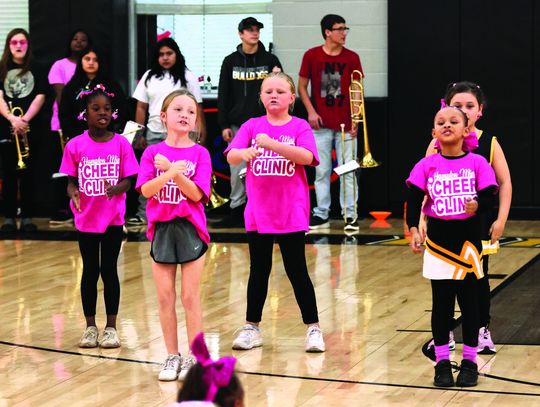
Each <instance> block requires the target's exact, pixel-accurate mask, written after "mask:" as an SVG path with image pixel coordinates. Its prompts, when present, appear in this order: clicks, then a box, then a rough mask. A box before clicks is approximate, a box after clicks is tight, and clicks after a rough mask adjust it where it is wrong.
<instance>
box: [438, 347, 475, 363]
mask: <svg viewBox="0 0 540 407" xmlns="http://www.w3.org/2000/svg"><path fill="white" fill-rule="evenodd" d="M436 348H437V347H435V349H436ZM435 351H436V350H435ZM476 354H477V350H476V346H474V347H473V346H467V345H465V344H464V345H463V359H467V360H470V361H471V362H473V363H476Z"/></svg>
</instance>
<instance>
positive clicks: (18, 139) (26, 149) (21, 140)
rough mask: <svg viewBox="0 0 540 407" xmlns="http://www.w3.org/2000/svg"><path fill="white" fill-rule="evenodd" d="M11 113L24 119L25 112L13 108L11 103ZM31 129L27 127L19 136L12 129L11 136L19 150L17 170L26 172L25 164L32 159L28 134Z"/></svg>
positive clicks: (18, 108) (17, 107) (16, 107)
mask: <svg viewBox="0 0 540 407" xmlns="http://www.w3.org/2000/svg"><path fill="white" fill-rule="evenodd" d="M9 112H10V113H11V114H12V115H14V116H17V117H22V116H23V115H24V110H23V109H22V108H21V107H19V106H15V107H13V106H12V105H11V102H9ZM29 131H30V128H29V127H27V128H26V130H25V131H24V132H23V133H21V134H19V133H17V132H16V131H15V129H11V134H12V135H13V137H14V139H15V147H16V149H17V169H18V170H24V169H25V168H26V163H25V162H24V161H25V160H27V159H28V158H29V157H30V145H29V144H28V132H29Z"/></svg>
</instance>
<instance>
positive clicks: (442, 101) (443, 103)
mask: <svg viewBox="0 0 540 407" xmlns="http://www.w3.org/2000/svg"><path fill="white" fill-rule="evenodd" d="M445 107H446V102H445V101H444V99H441V109H444V108H445Z"/></svg>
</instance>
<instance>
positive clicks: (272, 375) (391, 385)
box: [0, 341, 540, 397]
mask: <svg viewBox="0 0 540 407" xmlns="http://www.w3.org/2000/svg"><path fill="white" fill-rule="evenodd" d="M0 344H2V345H7V346H13V347H20V348H25V349H35V350H41V351H45V352H53V353H62V354H65V355H72V356H87V357H92V358H96V359H105V360H117V361H119V362H130V363H139V364H146V365H161V363H159V362H153V361H147V360H137V359H128V358H119V357H112V356H104V355H95V354H85V353H80V352H74V351H67V350H60V349H52V348H45V347H43V346H34V345H24V344H17V343H13V342H7V341H0ZM237 372H238V373H242V374H246V375H251V376H267V377H280V378H283V379H297V380H311V381H320V382H329V383H349V384H365V385H369V386H386V387H399V388H409V389H426V390H452V391H465V392H472V393H485V394H504V395H509V396H533V397H540V393H527V392H510V391H495V390H480V389H462V388H448V387H446V388H439V387H432V386H419V385H412V384H399V383H381V382H367V381H362V380H350V379H332V378H328V377H312V376H297V375H286V374H280V373H267V372H250V371H246V370H237ZM479 375H480V376H483V377H486V378H490V379H495V380H501V381H507V382H512V383H518V384H525V385H529V386H536V387H540V383H534V382H527V381H524V380H518V379H512V378H507V377H502V376H495V375H490V374H487V373H480V374H479Z"/></svg>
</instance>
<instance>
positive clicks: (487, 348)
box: [478, 326, 497, 355]
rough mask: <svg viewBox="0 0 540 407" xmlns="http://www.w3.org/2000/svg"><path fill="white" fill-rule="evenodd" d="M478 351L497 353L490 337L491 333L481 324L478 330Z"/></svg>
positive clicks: (484, 353) (485, 353)
mask: <svg viewBox="0 0 540 407" xmlns="http://www.w3.org/2000/svg"><path fill="white" fill-rule="evenodd" d="M478 353H479V354H481V355H493V354H495V353H497V349H496V348H495V344H494V343H493V340H492V339H491V333H490V332H489V329H488V328H487V326H483V327H482V328H480V330H479V331H478Z"/></svg>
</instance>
